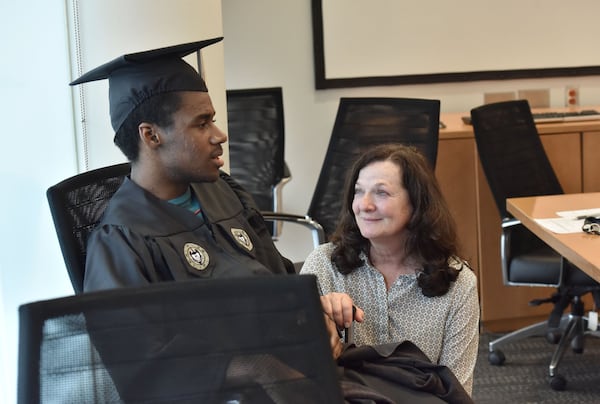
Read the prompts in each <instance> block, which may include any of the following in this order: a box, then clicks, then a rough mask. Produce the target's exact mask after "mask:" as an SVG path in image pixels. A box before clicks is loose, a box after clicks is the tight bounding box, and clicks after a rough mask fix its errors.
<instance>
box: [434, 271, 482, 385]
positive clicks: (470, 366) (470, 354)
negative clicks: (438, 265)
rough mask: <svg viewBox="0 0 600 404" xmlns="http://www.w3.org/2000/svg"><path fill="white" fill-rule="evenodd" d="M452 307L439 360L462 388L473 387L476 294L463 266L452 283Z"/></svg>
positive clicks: (470, 275) (476, 342)
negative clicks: (450, 370) (451, 372)
mask: <svg viewBox="0 0 600 404" xmlns="http://www.w3.org/2000/svg"><path fill="white" fill-rule="evenodd" d="M453 286H454V288H456V291H455V293H454V296H453V299H454V301H453V302H452V308H451V311H450V314H449V316H448V318H447V323H446V325H445V328H446V331H445V336H444V341H443V343H442V353H441V356H440V361H439V363H440V364H441V365H445V366H447V367H448V368H450V369H452V371H453V372H454V374H455V375H456V377H457V378H458V380H459V381H460V382H461V384H462V385H463V386H464V388H465V390H467V392H468V393H469V394H471V392H472V390H473V371H474V369H475V362H476V361H477V350H478V347H479V298H478V294H477V278H476V276H475V274H474V272H473V271H472V270H471V269H470V268H469V267H468V266H466V265H465V266H464V267H463V270H462V271H461V272H460V275H459V277H458V279H457V281H456V282H455V284H454V285H453Z"/></svg>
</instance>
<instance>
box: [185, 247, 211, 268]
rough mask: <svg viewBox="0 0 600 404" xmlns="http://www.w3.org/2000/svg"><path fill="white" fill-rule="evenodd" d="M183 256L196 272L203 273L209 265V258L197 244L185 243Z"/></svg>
mask: <svg viewBox="0 0 600 404" xmlns="http://www.w3.org/2000/svg"><path fill="white" fill-rule="evenodd" d="M183 255H184V257H185V259H186V261H187V263H188V264H190V266H191V267H192V268H195V269H197V270H198V271H204V270H205V269H206V267H208V264H209V263H210V257H209V256H208V253H207V252H206V250H205V249H204V248H202V247H200V246H199V245H198V244H194V243H186V244H185V245H184V246H183Z"/></svg>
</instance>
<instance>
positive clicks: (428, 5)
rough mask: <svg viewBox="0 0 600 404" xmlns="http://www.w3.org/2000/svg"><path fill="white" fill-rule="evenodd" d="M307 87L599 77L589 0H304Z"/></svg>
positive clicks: (597, 11) (595, 10)
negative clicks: (310, 66) (309, 56)
mask: <svg viewBox="0 0 600 404" xmlns="http://www.w3.org/2000/svg"><path fill="white" fill-rule="evenodd" d="M312 14H313V15H312V18H313V41H314V62H315V84H316V88H317V89H324V88H340V87H359V86H381V85H397V84H419V83H440V82H460V81H476V80H505V79H519V78H542V77H567V76H583V75H597V74H600V52H598V51H597V48H598V43H597V42H598V41H599V38H600V24H598V18H599V17H600V2H599V1H597V0H573V1H570V2H565V1H562V0H502V1H499V0H496V1H481V0H455V1H443V0H419V1H413V0H370V1H364V0H312Z"/></svg>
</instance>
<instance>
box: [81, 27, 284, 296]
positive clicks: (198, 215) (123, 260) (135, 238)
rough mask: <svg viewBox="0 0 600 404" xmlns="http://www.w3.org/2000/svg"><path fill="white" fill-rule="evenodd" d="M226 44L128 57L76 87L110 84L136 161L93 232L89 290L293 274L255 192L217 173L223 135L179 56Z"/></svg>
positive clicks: (125, 143)
mask: <svg viewBox="0 0 600 404" xmlns="http://www.w3.org/2000/svg"><path fill="white" fill-rule="evenodd" d="M221 39H222V38H214V39H210V40H205V41H199V42H193V43H187V44H183V45H177V46H172V47H168V48H161V49H156V50H152V51H146V52H140V53H134V54H128V55H124V56H122V57H119V58H117V59H115V60H113V61H111V62H109V63H106V64H104V65H102V66H100V67H98V68H96V69H94V70H92V71H90V72H88V73H86V74H84V75H83V76H81V77H80V78H79V79H77V80H75V81H73V82H72V83H71V85H74V84H81V83H85V82H89V81H94V80H101V79H108V81H109V103H110V116H111V122H112V126H113V128H114V130H115V133H116V135H115V139H114V142H115V144H116V145H117V146H118V147H119V148H120V149H121V151H122V152H123V153H124V154H125V155H126V156H127V158H128V159H129V160H130V162H131V175H130V176H129V177H128V178H126V179H125V181H124V183H123V185H122V186H121V188H120V189H119V190H118V191H117V193H116V194H115V195H114V197H113V198H112V200H111V201H110V203H109V205H108V207H107V209H106V211H105V213H104V217H103V219H102V221H101V223H100V224H99V225H98V227H97V228H96V229H95V231H94V232H93V233H92V235H91V236H90V239H89V242H88V249H87V262H86V272H85V278H84V291H86V292H89V291H94V290H100V289H110V288H116V287H123V286H141V285H144V284H149V283H154V282H160V281H171V280H175V281H177V280H186V279H196V278H219V277H236V276H249V275H253V274H271V273H273V274H283V273H287V272H293V271H294V270H293V265H292V263H291V262H290V261H289V260H287V259H285V258H283V257H282V256H281V255H280V253H279V252H278V251H277V249H276V248H275V245H274V244H273V241H272V240H271V236H270V234H269V231H268V229H267V227H266V226H265V223H264V220H263V218H262V216H261V215H260V213H259V211H258V209H257V208H256V206H255V204H254V202H253V201H252V198H251V197H250V195H249V194H248V193H246V192H245V191H244V190H243V189H242V188H241V187H240V186H238V185H237V184H236V183H235V182H234V181H233V180H232V179H231V178H230V177H229V176H228V175H227V174H226V173H224V172H223V171H221V170H220V168H221V167H222V166H223V160H222V159H221V155H222V153H223V149H222V144H223V143H225V142H226V141H227V135H226V134H225V133H223V132H222V131H221V130H220V129H219V128H218V127H217V125H216V123H215V120H214V116H215V110H214V108H213V105H212V102H211V99H210V96H209V95H208V90H207V87H206V84H205V82H204V80H203V79H202V77H201V76H200V74H198V72H197V71H196V70H195V69H194V68H193V67H192V66H190V65H189V64H187V63H186V62H185V61H184V60H183V59H182V57H184V56H186V55H188V54H191V53H193V52H196V51H198V50H200V49H201V48H203V47H205V46H208V45H211V44H213V43H215V42H219V41H220V40H221Z"/></svg>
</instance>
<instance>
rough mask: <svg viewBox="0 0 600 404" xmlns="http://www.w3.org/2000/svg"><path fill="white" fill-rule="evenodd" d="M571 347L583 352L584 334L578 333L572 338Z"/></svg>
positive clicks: (575, 350)
mask: <svg viewBox="0 0 600 404" xmlns="http://www.w3.org/2000/svg"><path fill="white" fill-rule="evenodd" d="M571 348H572V349H573V352H575V353H577V354H580V353H583V335H576V336H575V337H574V338H573V339H572V340H571Z"/></svg>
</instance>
